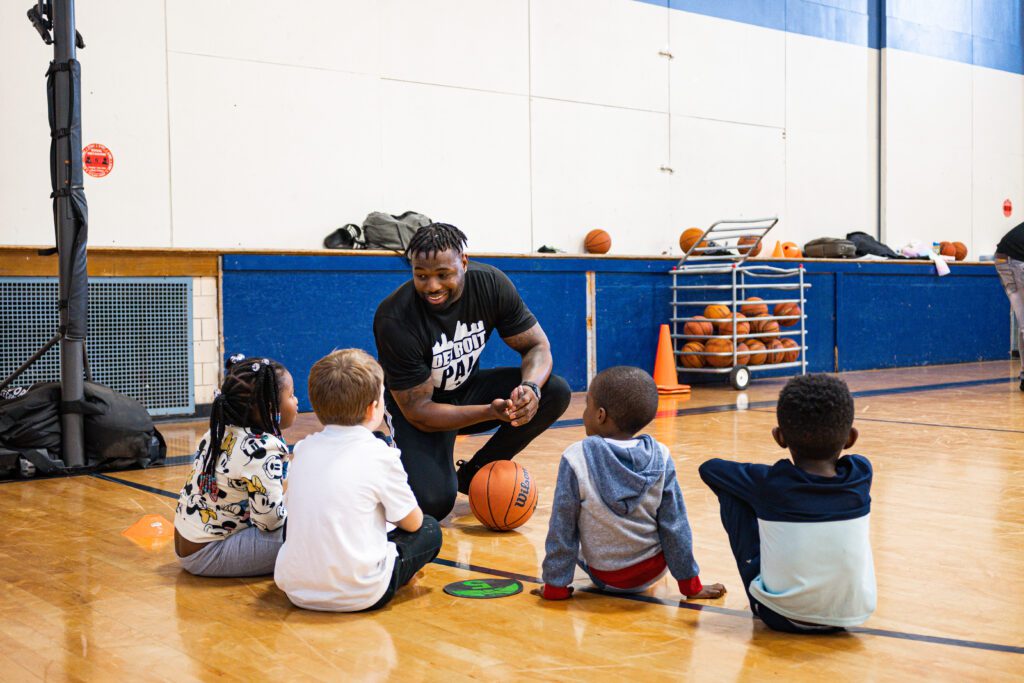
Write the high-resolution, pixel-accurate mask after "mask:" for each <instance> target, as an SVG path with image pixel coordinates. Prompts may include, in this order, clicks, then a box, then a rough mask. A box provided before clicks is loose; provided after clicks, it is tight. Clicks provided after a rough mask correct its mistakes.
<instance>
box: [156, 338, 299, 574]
mask: <svg viewBox="0 0 1024 683" xmlns="http://www.w3.org/2000/svg"><path fill="white" fill-rule="evenodd" d="M225 369H226V375H225V377H224V383H223V385H221V390H220V391H219V392H218V394H217V396H216V398H215V399H214V401H213V409H212V411H211V413H210V429H209V430H208V431H207V432H206V433H205V434H204V435H203V437H202V439H200V440H199V447H198V448H197V449H196V454H195V461H194V462H193V465H192V471H191V472H190V473H189V476H188V479H187V480H186V481H185V485H184V486H183V487H182V489H181V494H180V496H179V497H178V507H177V509H176V510H175V513H174V550H175V553H176V554H177V556H178V560H179V561H180V562H181V566H182V567H183V568H184V569H185V571H187V572H189V573H191V574H196V575H198V576H260V575H263V574H272V573H273V572H274V562H275V560H276V559H277V552H278V550H280V548H281V544H282V543H283V542H284V539H283V537H282V536H283V533H282V532H283V528H282V527H283V525H284V521H285V516H286V511H285V508H284V477H285V470H286V463H287V458H288V446H287V445H286V444H285V442H284V439H283V438H282V436H281V432H282V430H284V429H287V428H288V427H290V426H291V425H292V423H293V422H295V417H296V416H297V414H298V399H297V398H296V397H295V385H294V382H293V381H292V376H291V374H290V373H289V372H288V371H287V370H286V369H285V368H284V366H283V365H281V364H280V363H278V362H276V361H273V360H270V359H269V358H259V357H256V358H246V357H244V356H241V355H237V356H232V357H231V358H229V359H228V362H227V365H226V368H225Z"/></svg>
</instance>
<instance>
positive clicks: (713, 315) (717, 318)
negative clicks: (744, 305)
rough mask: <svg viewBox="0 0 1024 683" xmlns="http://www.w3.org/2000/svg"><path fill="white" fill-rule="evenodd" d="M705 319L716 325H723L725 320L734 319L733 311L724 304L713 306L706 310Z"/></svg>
mask: <svg viewBox="0 0 1024 683" xmlns="http://www.w3.org/2000/svg"><path fill="white" fill-rule="evenodd" d="M704 317H705V318H707V319H709V320H711V321H712V322H714V323H719V324H720V323H721V322H722V319H723V318H732V311H730V310H729V307H728V306H723V305H722V304H711V305H709V306H707V307H706V308H705V309H704Z"/></svg>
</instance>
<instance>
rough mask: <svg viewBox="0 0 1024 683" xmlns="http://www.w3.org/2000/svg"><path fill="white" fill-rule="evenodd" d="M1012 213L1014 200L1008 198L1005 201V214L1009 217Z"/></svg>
mask: <svg viewBox="0 0 1024 683" xmlns="http://www.w3.org/2000/svg"><path fill="white" fill-rule="evenodd" d="M1011 213H1013V202H1011V201H1010V200H1009V199H1007V200H1006V201H1005V202H1003V215H1004V216H1006V217H1007V218H1009V217H1010V214H1011Z"/></svg>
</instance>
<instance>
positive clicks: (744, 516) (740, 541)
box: [715, 490, 843, 634]
mask: <svg viewBox="0 0 1024 683" xmlns="http://www.w3.org/2000/svg"><path fill="white" fill-rule="evenodd" d="M715 495H717V496H718V502H719V504H720V505H721V512H722V525H723V526H724V527H725V531H726V533H727V534H729V545H730V546H731V547H732V555H733V557H735V558H736V567H737V568H738V569H739V571H740V579H741V580H742V581H743V590H744V591H745V592H746V594H747V599H748V600H749V601H750V611H751V612H753V613H754V614H756V615H757V616H758V617H759V618H760V619H761V621H763V622H764V623H765V625H766V626H767V627H768V628H770V629H772V630H775V631H785V632H786V633H801V634H825V633H837V632H839V631H842V630H843V629H842V628H840V627H838V626H835V627H824V628H815V627H813V626H809V627H806V628H800V626H799V625H798V624H794V623H793V622H792V621H790V620H789V619H788V618H786V617H784V616H782V615H781V614H779V613H778V612H773V611H772V610H770V609H768V608H767V607H765V606H764V605H763V604H761V603H760V602H758V601H757V600H756V599H754V596H752V595H751V594H750V582H751V581H753V580H754V579H756V578H757V576H758V575H759V574H760V573H761V533H760V531H759V530H758V528H757V515H756V514H755V513H754V508H752V507H750V506H749V505H748V504H747V503H746V502H744V501H743V500H741V499H739V498H737V497H736V496H734V495H732V494H731V493H728V492H726V491H722V490H715Z"/></svg>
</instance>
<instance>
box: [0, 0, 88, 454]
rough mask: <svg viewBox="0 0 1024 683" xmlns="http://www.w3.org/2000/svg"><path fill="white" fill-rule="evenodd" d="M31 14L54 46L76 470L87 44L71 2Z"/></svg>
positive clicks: (66, 442)
mask: <svg viewBox="0 0 1024 683" xmlns="http://www.w3.org/2000/svg"><path fill="white" fill-rule="evenodd" d="M28 18H29V21H31V22H32V26H33V27H34V28H35V29H36V31H38V32H39V35H40V37H41V38H42V39H43V42H45V43H46V44H47V45H49V44H51V43H52V44H53V61H52V62H51V63H50V69H49V70H48V71H47V74H46V75H47V81H46V92H47V99H48V104H49V118H50V184H51V186H52V188H53V194H52V195H51V196H52V197H53V219H54V231H55V237H56V242H57V254H58V260H59V274H60V284H59V287H58V291H59V294H58V309H59V312H60V329H59V331H58V333H57V337H59V339H60V383H61V411H60V412H61V455H62V459H63V460H64V465H65V466H66V467H68V468H74V467H81V466H83V465H85V464H86V463H85V449H84V436H85V435H84V431H83V421H82V405H83V398H84V393H85V380H84V372H85V336H86V331H87V328H88V296H89V278H88V271H87V270H86V243H87V235H88V222H89V218H88V208H87V205H86V202H85V190H84V188H83V187H82V97H81V69H80V66H79V64H78V62H77V61H76V59H75V50H76V48H81V47H85V43H84V42H83V41H82V37H81V36H80V35H79V34H78V32H77V31H76V30H75V3H74V0H51V1H50V2H45V0H39V2H38V3H37V4H36V5H34V6H33V7H32V8H31V9H30V10H29V11H28ZM51 29H52V30H53V36H52V38H51V36H50V30H51ZM51 344H52V340H51ZM48 346H49V345H48ZM43 351H44V352H45V349H44V350H43ZM41 355H42V353H37V354H36V355H35V356H33V358H32V359H30V361H29V362H27V363H25V364H24V365H22V367H21V368H19V369H18V370H17V371H16V372H15V374H14V375H12V376H11V377H9V378H8V379H7V380H5V382H4V383H5V384H7V383H9V382H10V381H12V380H13V378H14V377H16V376H17V375H18V374H20V373H21V372H23V371H24V370H25V369H26V368H27V366H28V365H29V364H30V363H31V362H32V361H33V360H35V359H37V358H38V357H39V356H41Z"/></svg>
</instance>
